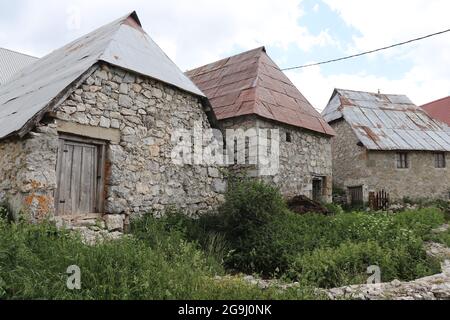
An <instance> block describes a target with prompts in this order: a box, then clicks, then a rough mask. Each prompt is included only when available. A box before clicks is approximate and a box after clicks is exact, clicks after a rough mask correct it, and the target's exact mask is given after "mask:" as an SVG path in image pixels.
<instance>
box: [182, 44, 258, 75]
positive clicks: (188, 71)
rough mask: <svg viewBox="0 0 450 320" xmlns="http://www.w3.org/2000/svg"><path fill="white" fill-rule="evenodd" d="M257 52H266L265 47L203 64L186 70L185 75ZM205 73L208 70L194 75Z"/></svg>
mask: <svg viewBox="0 0 450 320" xmlns="http://www.w3.org/2000/svg"><path fill="white" fill-rule="evenodd" d="M257 50H261V52H266V47H265V46H261V47H257V48H254V49H251V50H247V51H245V52H241V53H237V54H235V55H232V56H229V57H226V58H222V59H218V60H216V61H213V62H211V63H207V64H204V65H202V66H198V67H196V68H194V69H190V70H187V71H186V72H185V73H187V74H189V73H192V72H194V71H196V70H198V69H201V68H204V67H206V66H209V65H213V64H216V63H218V62H220V61H223V60H226V62H225V64H226V63H228V61H230V60H231V59H232V58H236V57H239V56H242V55H244V54H247V53H250V52H252V51H257ZM207 72H210V70H208V71H205V72H202V73H198V74H196V76H198V75H202V74H204V73H207Z"/></svg>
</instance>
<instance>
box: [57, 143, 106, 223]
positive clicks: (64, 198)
mask: <svg viewBox="0 0 450 320" xmlns="http://www.w3.org/2000/svg"><path fill="white" fill-rule="evenodd" d="M105 149H106V144H105V142H102V141H100V140H94V139H88V138H81V137H76V136H60V139H59V150H58V160H57V168H56V173H57V184H58V186H57V190H56V194H55V209H56V215H58V216H74V215H88V214H94V213H98V214H100V213H102V211H103V202H104V195H103V193H104V171H105Z"/></svg>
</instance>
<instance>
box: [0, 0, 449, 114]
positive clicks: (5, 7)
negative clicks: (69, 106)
mask: <svg viewBox="0 0 450 320" xmlns="http://www.w3.org/2000/svg"><path fill="white" fill-rule="evenodd" d="M133 10H137V12H138V14H139V16H140V18H141V21H142V23H143V25H144V29H145V30H146V31H147V32H148V33H149V35H150V36H151V37H152V38H153V39H154V40H155V41H156V42H157V43H158V44H159V45H160V46H161V47H162V48H163V49H164V50H165V51H166V53H167V54H168V55H169V56H170V57H171V58H172V59H173V60H174V61H175V62H176V63H177V64H178V65H179V66H180V68H182V69H183V70H187V69H190V68H194V67H197V66H200V65H203V64H206V63H210V62H212V61H215V60H217V59H220V58H223V57H226V56H229V55H231V54H235V53H239V52H241V51H244V50H248V49H252V48H255V47H258V46H261V45H265V46H266V48H267V50H268V53H269V55H270V56H271V57H272V58H273V59H274V60H275V61H276V62H277V63H278V64H279V65H280V67H290V66H294V65H301V64H305V63H310V62H316V61H320V60H327V59H330V58H335V57H340V56H343V55H347V54H353V53H357V52H360V51H363V50H370V49H374V48H377V47H381V46H385V45H389V44H392V43H395V42H400V41H404V40H408V39H410V38H414V37H417V36H421V35H425V34H427V33H432V32H436V31H440V30H442V29H446V28H449V27H450V22H448V12H450V1H448V0H396V1H391V0H378V1H374V0H321V1H317V0H283V1H275V0H246V1H242V0H228V1H225V0H190V1H182V0H166V1H156V0H127V1H126V2H124V1H119V0H96V1H91V0H72V1H61V0H41V1H35V0H18V1H14V2H13V1H2V2H1V4H0V46H1V47H6V48H9V49H13V50H18V51H22V52H25V53H28V54H32V55H36V56H43V55H45V54H46V53H48V52H50V51H52V50H54V49H56V48H58V47H60V46H62V45H64V44H65V43H67V42H69V41H71V40H73V39H75V38H77V37H79V36H81V35H83V34H85V33H87V32H89V31H91V30H93V29H95V28H96V27H99V26H101V25H103V24H106V23H108V22H110V21H112V20H114V19H116V18H118V17H120V16H123V15H125V14H126V13H128V12H130V11H133ZM449 65H450V34H447V35H443V36H439V37H436V38H434V39H429V40H425V41H423V42H420V43H416V44H412V45H408V46H405V47H403V48H400V49H394V50H391V51H388V52H384V53H378V54H374V55H370V56H366V57H361V58H357V59H353V60H349V61H345V62H340V63H334V64H330V65H326V66H321V67H314V68H309V69H304V70H297V71H291V72H288V73H287V74H288V76H289V77H290V78H291V79H292V81H293V82H294V84H295V85H297V87H298V88H299V89H300V90H301V91H302V92H303V93H304V95H305V96H306V97H307V98H308V99H309V100H310V101H311V102H312V103H313V105H314V106H315V107H316V108H317V109H319V110H320V109H323V108H324V107H325V105H326V103H327V101H328V99H329V97H330V95H331V93H332V90H333V88H335V87H339V88H346V89H354V90H367V91H377V90H381V91H382V92H385V93H399V94H406V95H408V96H409V97H410V98H411V99H412V100H413V101H414V102H416V104H418V105H420V104H423V103H426V102H429V101H432V100H435V99H439V98H442V97H444V96H447V95H450V68H449V67H448V66H449Z"/></svg>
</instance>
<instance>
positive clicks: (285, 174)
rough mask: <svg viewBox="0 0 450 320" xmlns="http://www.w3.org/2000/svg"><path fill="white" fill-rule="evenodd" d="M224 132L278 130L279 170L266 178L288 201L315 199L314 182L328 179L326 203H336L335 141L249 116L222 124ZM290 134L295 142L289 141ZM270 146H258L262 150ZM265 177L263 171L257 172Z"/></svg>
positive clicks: (325, 188) (259, 144)
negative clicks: (229, 130) (319, 179)
mask: <svg viewBox="0 0 450 320" xmlns="http://www.w3.org/2000/svg"><path fill="white" fill-rule="evenodd" d="M221 125H222V127H223V128H224V129H239V128H241V129H244V130H248V129H250V128H256V129H257V130H259V129H278V130H279V153H280V157H279V170H278V171H277V172H276V173H275V174H274V175H263V176H262V177H263V179H264V180H265V181H267V182H269V183H272V184H275V185H276V186H278V187H279V188H280V190H281V192H282V194H283V195H284V196H285V197H286V198H292V197H295V196H297V195H305V196H307V197H309V198H312V180H313V178H314V177H321V178H323V179H324V193H323V196H322V201H325V202H331V200H332V163H331V139H330V138H329V137H327V136H324V135H320V134H316V133H314V132H311V131H307V130H303V129H300V128H296V127H291V126H288V125H283V124H280V123H276V122H272V121H268V120H264V119H262V118H259V117H256V116H246V117H240V118H235V119H230V120H225V121H222V122H221ZM287 133H290V135H291V142H287V141H286V134H287ZM261 147H264V148H266V147H267V146H266V145H263V146H262V145H261V143H258V148H261ZM253 174H254V175H258V176H261V174H262V172H261V170H260V168H259V170H257V171H254V172H253Z"/></svg>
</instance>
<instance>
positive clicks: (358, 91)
mask: <svg viewBox="0 0 450 320" xmlns="http://www.w3.org/2000/svg"><path fill="white" fill-rule="evenodd" d="M334 90H335V91H337V92H338V93H339V91H350V92H356V93H369V94H375V95H381V96H404V97H407V95H406V94H396V93H378V92H373V91H365V90H352V89H341V88H335V89H334Z"/></svg>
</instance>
